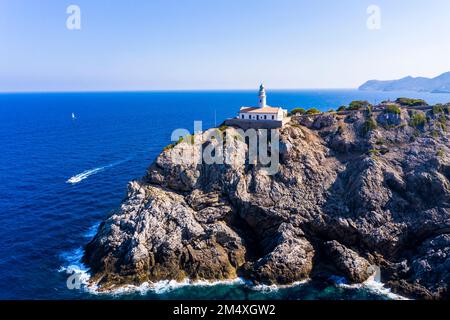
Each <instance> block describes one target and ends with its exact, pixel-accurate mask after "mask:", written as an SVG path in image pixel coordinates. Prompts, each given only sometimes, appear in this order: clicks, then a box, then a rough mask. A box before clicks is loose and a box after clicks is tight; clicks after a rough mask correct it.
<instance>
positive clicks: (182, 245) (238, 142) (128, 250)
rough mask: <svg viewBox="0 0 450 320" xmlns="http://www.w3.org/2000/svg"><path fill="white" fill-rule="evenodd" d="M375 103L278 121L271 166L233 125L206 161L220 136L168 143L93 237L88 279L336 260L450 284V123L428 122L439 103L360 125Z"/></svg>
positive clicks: (302, 272)
mask: <svg viewBox="0 0 450 320" xmlns="http://www.w3.org/2000/svg"><path fill="white" fill-rule="evenodd" d="M381 112H383V111H373V113H372V114H371V115H370V116H371V117H373V118H374V119H376V118H377V117H379V116H380V113H381ZM407 113H408V112H407V111H405V110H402V116H401V117H402V118H404V119H406V120H407V117H408V114H407ZM368 116H369V115H368V114H367V112H363V111H361V112H360V111H358V112H353V113H349V114H346V115H344V116H343V115H338V114H324V115H318V116H300V117H293V119H292V121H291V123H290V124H287V125H285V126H283V127H282V128H281V129H279V130H278V132H279V135H280V150H279V152H280V163H279V166H278V167H277V168H278V171H277V173H276V174H274V175H269V174H268V173H267V171H266V170H264V168H263V166H262V165H261V164H256V165H250V164H249V163H248V162H246V152H247V151H248V147H247V145H246V142H245V139H242V137H240V135H239V131H238V130H236V129H235V128H232V127H230V128H228V129H226V135H227V136H229V137H233V139H232V140H231V143H230V144H229V145H227V146H226V147H225V148H224V149H223V153H224V155H225V158H226V159H227V161H225V162H224V163H222V164H221V163H219V164H217V163H215V164H208V163H206V162H204V161H203V162H201V161H200V162H199V160H200V159H201V156H202V153H201V150H202V149H203V150H204V149H205V148H206V150H208V149H207V148H208V146H212V145H216V146H217V145H220V142H219V141H218V140H217V139H216V140H213V141H210V142H209V143H203V144H197V143H194V144H192V143H190V141H182V142H180V143H178V144H177V145H175V146H173V147H171V148H167V149H166V150H165V151H163V152H162V153H161V154H160V155H159V157H158V158H157V159H156V160H155V162H154V163H153V164H152V165H151V166H150V167H149V169H148V172H147V174H146V176H145V177H144V178H143V179H141V180H139V181H133V182H131V183H130V184H129V189H128V194H127V197H126V198H125V200H124V201H123V203H122V205H121V206H120V208H119V209H118V210H116V211H114V212H113V213H112V214H111V216H110V217H109V218H108V219H106V221H105V222H104V223H102V225H101V226H100V228H99V231H98V234H97V235H96V236H95V238H94V239H93V240H92V241H91V242H90V243H89V244H88V245H87V246H86V250H85V255H84V262H85V263H86V264H87V265H88V266H89V267H90V269H91V273H92V275H93V277H92V278H91V281H92V282H94V283H97V284H98V285H99V286H100V288H102V289H104V290H107V289H110V288H115V287H118V286H121V285H124V284H130V283H132V284H140V283H142V282H144V281H157V280H163V279H177V280H181V279H184V278H191V279H207V280H217V279H229V278H234V277H237V276H243V277H245V278H247V279H249V280H253V281H255V282H258V283H267V284H287V283H292V282H294V281H298V280H302V279H306V278H308V277H314V276H315V275H316V274H319V273H322V274H323V272H328V271H326V270H328V267H329V266H330V264H331V265H332V266H334V269H335V270H337V271H338V272H340V273H341V274H343V275H345V276H346V277H347V278H348V279H349V280H350V281H352V282H362V281H364V280H365V279H367V277H368V276H369V275H370V271H371V268H370V267H369V265H378V266H379V267H380V268H381V276H382V279H383V281H385V282H386V283H387V284H388V285H389V286H391V287H392V289H393V290H395V291H396V292H398V293H401V294H405V295H408V296H411V297H420V298H449V279H450V277H449V274H450V273H449V272H450V265H449V263H450V262H449V256H450V241H449V237H450V191H449V190H450V182H449V179H450V150H449V148H450V144H449V138H450V135H449V133H448V132H446V131H443V132H441V133H440V134H439V135H436V134H435V133H434V131H430V130H433V129H432V128H434V127H435V125H437V123H436V122H437V121H440V122H441V124H442V117H441V118H439V117H434V118H431V119H430V120H429V123H427V124H426V126H425V127H424V128H423V129H421V130H418V129H417V128H413V127H411V126H409V125H408V124H407V123H406V124H405V123H403V122H402V125H399V126H393V127H389V128H387V127H380V126H379V127H377V128H375V129H373V130H372V131H371V132H368V133H367V134H361V128H362V127H363V125H364V123H365V122H366V121H367V117H368ZM406 120H405V121H406ZM446 125H447V126H448V125H449V124H448V119H447V123H446ZM218 132H219V130H217V129H211V130H208V131H206V132H205V133H203V134H202V135H200V134H199V135H196V136H195V137H194V140H195V141H197V140H196V139H200V140H202V138H204V137H206V136H208V135H212V134H217V133H218ZM187 140H189V139H187ZM380 150H385V151H386V152H380ZM271 151H273V152H276V151H275V149H274V150H271ZM330 240H334V241H331V242H329V241H330ZM324 243H325V245H324ZM350 248H351V249H350ZM363 257H364V258H363ZM317 270H322V271H321V272H318V271H317ZM323 270H325V271H323Z"/></svg>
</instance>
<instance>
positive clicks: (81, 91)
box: [0, 87, 358, 94]
mask: <svg viewBox="0 0 450 320" xmlns="http://www.w3.org/2000/svg"><path fill="white" fill-rule="evenodd" d="M255 90H256V89H255V88H240V89H234V88H233V89H220V88H214V89H136V90H18V91H0V94H52V93H53V94H54V93H146V92H148V93H151V92H155V93H158V92H223V91H255ZM306 90H358V88H333V87H331V88H274V89H268V90H267V91H269V92H270V91H306Z"/></svg>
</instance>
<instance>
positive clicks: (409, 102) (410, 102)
mask: <svg viewBox="0 0 450 320" xmlns="http://www.w3.org/2000/svg"><path fill="white" fill-rule="evenodd" d="M395 102H396V103H398V104H399V105H401V106H407V107H420V106H427V105H428V104H427V103H426V101H425V100H422V99H410V98H398V99H397V100H395Z"/></svg>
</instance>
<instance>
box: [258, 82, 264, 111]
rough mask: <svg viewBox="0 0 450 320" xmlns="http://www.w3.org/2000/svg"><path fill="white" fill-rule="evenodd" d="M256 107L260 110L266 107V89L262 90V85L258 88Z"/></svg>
mask: <svg viewBox="0 0 450 320" xmlns="http://www.w3.org/2000/svg"><path fill="white" fill-rule="evenodd" d="M258 106H259V107H260V108H265V107H266V88H264V85H263V84H261V85H260V86H259V104H258Z"/></svg>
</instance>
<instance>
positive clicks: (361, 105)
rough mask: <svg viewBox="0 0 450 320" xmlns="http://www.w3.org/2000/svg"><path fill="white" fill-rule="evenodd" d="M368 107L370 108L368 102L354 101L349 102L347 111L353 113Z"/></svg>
mask: <svg viewBox="0 0 450 320" xmlns="http://www.w3.org/2000/svg"><path fill="white" fill-rule="evenodd" d="M369 106H372V105H371V104H370V103H369V102H368V101H362V100H355V101H352V102H350V105H349V107H348V108H347V110H350V111H353V110H360V109H363V108H368V107H369Z"/></svg>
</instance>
